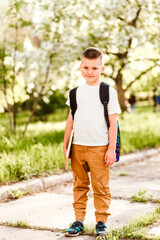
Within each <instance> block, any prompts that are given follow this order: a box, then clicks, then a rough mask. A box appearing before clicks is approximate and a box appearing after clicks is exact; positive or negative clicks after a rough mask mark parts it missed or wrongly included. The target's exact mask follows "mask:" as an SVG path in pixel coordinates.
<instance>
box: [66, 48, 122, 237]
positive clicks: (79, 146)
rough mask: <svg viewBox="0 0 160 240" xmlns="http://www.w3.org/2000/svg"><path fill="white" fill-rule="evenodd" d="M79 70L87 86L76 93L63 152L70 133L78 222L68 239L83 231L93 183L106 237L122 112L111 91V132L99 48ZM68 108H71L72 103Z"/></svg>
mask: <svg viewBox="0 0 160 240" xmlns="http://www.w3.org/2000/svg"><path fill="white" fill-rule="evenodd" d="M80 69H81V73H82V76H83V78H84V79H85V81H86V83H85V84H84V85H82V86H79V87H78V89H77V95H76V102H77V110H76V112H75V115H74V121H73V118H72V114H71V111H70V113H69V116H68V119H67V122H66V128H65V136H64V143H63V151H64V154H65V156H66V150H67V145H68V141H69V137H70V133H71V130H72V128H73V130H74V139H73V147H72V156H71V167H72V171H73V183H74V189H73V195H74V203H73V207H74V211H75V222H74V223H73V224H72V226H71V227H70V228H69V229H67V230H66V232H65V235H66V236H77V235H79V233H81V232H82V231H83V221H84V218H85V214H86V206H87V200H88V196H87V193H88V191H89V189H90V188H89V185H90V178H89V176H88V173H89V172H90V173H91V183H92V189H93V196H94V206H95V209H96V211H95V216H96V222H97V224H96V232H97V235H107V226H106V221H107V218H108V216H109V215H110V213H108V209H109V206H110V202H111V194H110V189H109V166H110V165H112V164H113V163H114V162H115V161H116V154H115V149H116V136H117V114H119V113H120V112H121V111H120V108H119V104H118V99H117V93H116V91H115V90H114V89H113V88H112V87H109V96H110V98H109V103H108V115H109V122H110V128H109V132H108V128H107V125H106V121H105V117H104V108H103V105H102V103H101V101H100V98H99V87H100V75H101V73H103V72H104V70H105V66H104V64H103V53H102V51H101V50H100V49H97V48H87V49H86V50H85V51H84V52H83V54H82V60H81V64H80ZM67 104H68V105H70V102H69V99H68V101H67Z"/></svg>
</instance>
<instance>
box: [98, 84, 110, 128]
mask: <svg viewBox="0 0 160 240" xmlns="http://www.w3.org/2000/svg"><path fill="white" fill-rule="evenodd" d="M99 96H100V100H101V102H102V104H103V106H104V116H105V119H106V122H107V127H108V128H109V127H110V123H109V118H108V108H107V105H108V102H109V85H108V84H107V83H104V82H101V83H100V88H99Z"/></svg>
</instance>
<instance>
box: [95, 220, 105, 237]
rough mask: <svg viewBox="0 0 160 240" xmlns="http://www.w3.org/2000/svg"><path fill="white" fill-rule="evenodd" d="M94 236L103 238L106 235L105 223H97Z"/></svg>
mask: <svg viewBox="0 0 160 240" xmlns="http://www.w3.org/2000/svg"><path fill="white" fill-rule="evenodd" d="M96 234H97V236H103V237H105V236H107V235H108V230H107V226H106V224H105V223H103V222H98V223H97V224H96Z"/></svg>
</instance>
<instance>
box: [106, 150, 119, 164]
mask: <svg viewBox="0 0 160 240" xmlns="http://www.w3.org/2000/svg"><path fill="white" fill-rule="evenodd" d="M115 162H116V153H115V149H108V150H107V152H106V154H105V166H106V167H107V166H110V165H112V164H113V163H115Z"/></svg>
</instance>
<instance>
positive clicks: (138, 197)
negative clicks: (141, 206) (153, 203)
mask: <svg viewBox="0 0 160 240" xmlns="http://www.w3.org/2000/svg"><path fill="white" fill-rule="evenodd" d="M152 197H153V196H152V195H151V194H149V193H147V191H146V190H145V189H140V190H139V191H138V194H135V195H133V196H132V197H131V202H148V201H149V200H151V198H152Z"/></svg>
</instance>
